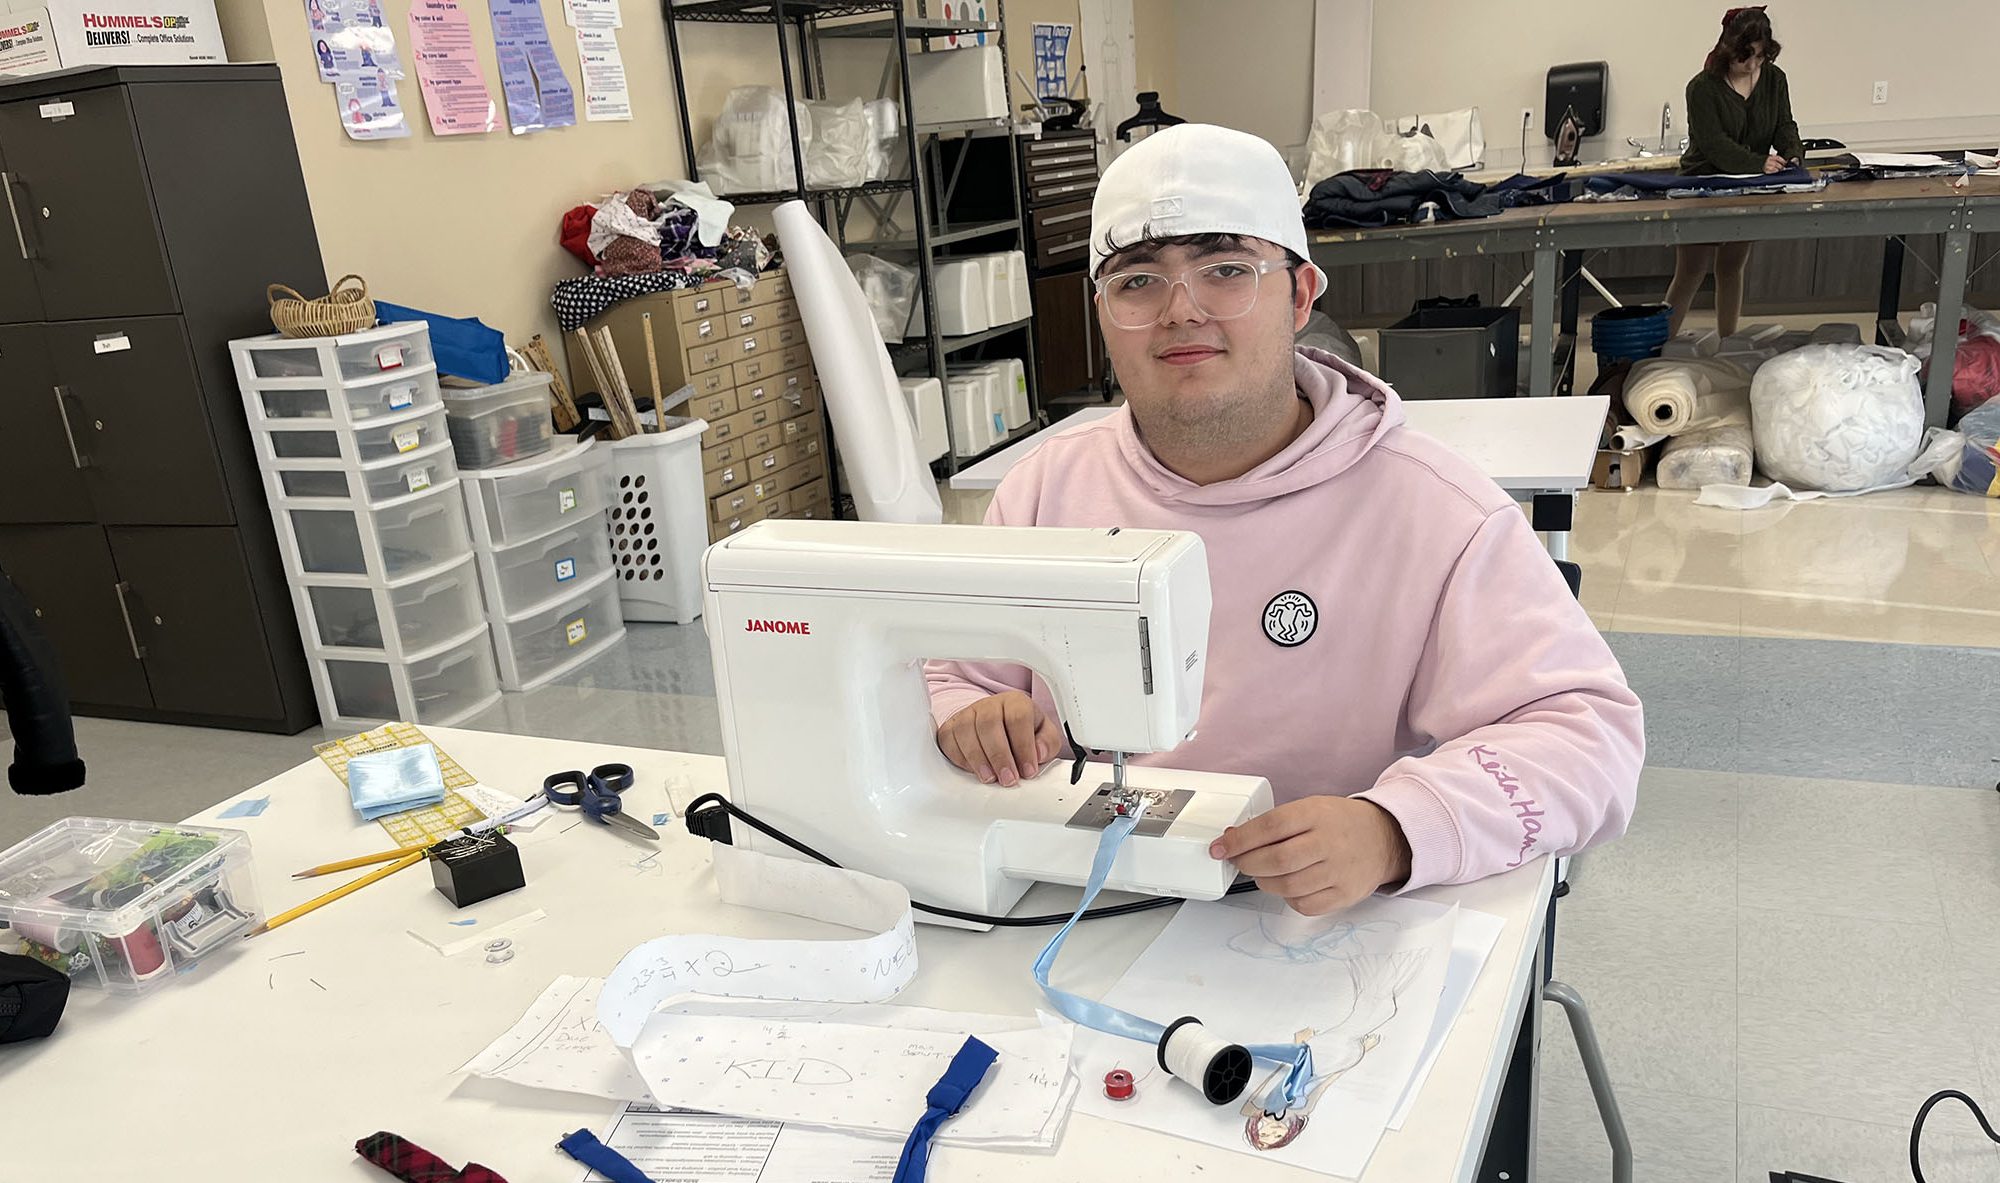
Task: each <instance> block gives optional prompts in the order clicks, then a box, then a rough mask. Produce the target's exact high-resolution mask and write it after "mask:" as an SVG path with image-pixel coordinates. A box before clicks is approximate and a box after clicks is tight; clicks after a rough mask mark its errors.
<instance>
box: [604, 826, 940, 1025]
mask: <svg viewBox="0 0 2000 1183" xmlns="http://www.w3.org/2000/svg"><path fill="white" fill-rule="evenodd" d="M710 849H711V850H712V851H713V854H714V860H715V880H716V886H717V887H718V888H719V889H720V892H721V895H722V902H723V903H726V904H739V905H742V906H744V907H750V908H762V909H765V910H767V911H774V912H788V913H790V914H792V915H794V916H803V917H805V918H806V919H808V920H819V921H823V922H825V923H828V924H837V925H841V926H843V927H846V928H853V929H859V930H860V931H862V932H865V933H869V934H871V935H869V936H866V937H862V938H859V939H853V940H828V941H798V940H750V939H746V938H743V937H726V936H702V935H677V936H666V937H657V938H655V939H653V940H650V941H647V942H646V943H645V944H643V945H640V946H639V947H638V948H636V949H633V950H632V951H631V952H629V953H627V954H626V955H625V956H624V958H623V959H622V960H620V961H619V962H618V967H617V968H616V969H614V970H612V971H611V974H610V976H609V977H608V978H606V979H605V983H604V993H603V997H602V999H601V1001H600V1002H599V1004H598V1017H599V1018H600V1019H602V1020H603V1022H604V1026H605V1028H606V1029H607V1030H609V1031H610V1032H611V1035H612V1038H613V1039H615V1040H616V1041H617V1042H618V1044H619V1046H621V1047H630V1046H631V1045H632V1042H633V1041H634V1040H635V1039H637V1038H638V1037H639V1030H640V1028H641V1027H643V1026H645V1023H646V1017H647V1016H648V1015H650V1014H652V1013H653V1010H654V1008H656V1007H658V1006H659V1005H660V1003H661V1002H663V1001H664V1000H666V999H668V998H670V997H673V996H674V995H676V994H690V993H695V994H719V995H725V996H731V997H754V998H781V999H797V1000H801V1001H808V1002H885V1001H887V1000H888V999H891V998H894V997H895V996H896V995H897V994H898V993H900V992H901V991H902V989H903V987H904V986H906V985H908V984H909V981H910V979H911V978H913V977H915V976H916V972H917V936H916V922H915V920H914V919H913V918H912V917H911V915H910V895H909V892H907V891H905V890H904V889H903V888H902V887H901V886H900V885H899V884H895V883H891V882H889V881H888V880H886V879H877V878H875V877H874V876H873V875H864V874H861V873H860V872H858V871H846V870H841V869H839V868H837V867H828V866H822V865H821V864H819V863H808V862H803V861H801V860H798V859H789V858H779V857H777V856H774V855H767V854H758V853H756V852H755V851H750V850H745V849H743V848H742V847H738V846H729V845H724V844H722V843H716V844H714V845H712V846H711V847H710Z"/></svg>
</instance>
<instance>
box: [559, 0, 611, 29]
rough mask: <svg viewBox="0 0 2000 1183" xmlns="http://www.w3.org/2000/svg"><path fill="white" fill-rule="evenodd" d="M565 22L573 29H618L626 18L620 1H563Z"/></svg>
mask: <svg viewBox="0 0 2000 1183" xmlns="http://www.w3.org/2000/svg"><path fill="white" fill-rule="evenodd" d="M563 21H564V23H566V24H568V25H569V27H570V28H572V29H617V28H622V27H623V26H624V24H625V17H624V14H623V13H621V12H619V11H618V0H563Z"/></svg>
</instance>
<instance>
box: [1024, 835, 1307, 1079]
mask: <svg viewBox="0 0 2000 1183" xmlns="http://www.w3.org/2000/svg"><path fill="white" fill-rule="evenodd" d="M1145 813H1146V810H1145V807H1144V806H1143V805H1141V806H1140V808H1138V809H1137V810H1134V811H1133V812H1132V813H1130V814H1128V815H1127V816H1125V817H1120V818H1114V819H1113V820H1112V822H1111V824H1110V825H1108V826H1106V827H1104V833H1103V835H1102V836H1101V837H1099V838H1098V840H1097V855H1096V857H1094V858H1093V859H1091V862H1090V880H1089V882H1087V883H1085V884H1084V886H1083V899H1082V900H1081V901H1079V902H1078V904H1077V905H1076V911H1075V912H1074V913H1073V914H1072V915H1071V916H1070V918H1069V923H1068V924H1065V925H1063V926H1062V929H1061V930H1060V931H1058V932H1057V933H1056V935H1055V937H1054V938H1053V939H1051V940H1050V941H1049V943H1048V947H1047V948H1044V949H1043V950H1042V953H1041V956H1039V957H1037V958H1035V984H1036V985H1038V986H1040V987H1041V988H1042V994H1043V995H1044V996H1046V997H1047V998H1048V1000H1049V1004H1050V1005H1051V1006H1054V1007H1055V1008H1056V1010H1057V1011H1058V1012H1059V1013H1061V1014H1062V1015H1063V1016H1064V1017H1065V1018H1067V1019H1069V1020H1070V1021H1071V1022H1073V1023H1078V1024H1081V1025H1082V1026H1085V1027H1089V1028H1090V1029H1091V1030H1093V1031H1103V1032H1105V1033H1106V1034H1110V1035H1122V1036H1124V1037H1125V1038H1126V1039H1136V1040H1138V1041H1139V1042H1140V1043H1145V1044H1151V1045H1152V1046H1154V1047H1156V1048H1157V1047H1158V1046H1159V1045H1160V1040H1161V1039H1163V1038H1165V1037H1166V1034H1167V1029H1166V1027H1164V1026H1162V1025H1161V1024H1159V1023H1155V1022H1153V1021H1152V1020H1151V1019H1142V1018H1140V1017H1139V1016H1138V1015H1135V1014H1132V1013H1130V1012H1128V1011H1122V1010H1119V1009H1118V1008H1117V1007H1115V1006H1109V1005H1107V1004H1105V1003H1102V1002H1098V1001H1096V1000H1095V999H1090V998H1082V997H1079V996H1077V995H1075V994H1071V993H1070V992H1069V991H1067V990H1064V989H1061V988H1060V987H1057V986H1051V985H1049V971H1050V970H1051V969H1052V968H1054V966H1055V963H1056V955H1057V954H1059V953H1061V952H1062V947H1063V942H1064V941H1066V940H1068V939H1069V933H1070V930H1071V929H1073V928H1075V927H1076V922H1077V921H1079V920H1081V919H1083V914H1084V912H1085V911H1087V910H1088V909H1089V907H1090V905H1091V903H1092V902H1093V901H1095V900H1096V899H1097V893H1098V892H1100V891H1102V890H1104V881H1105V880H1106V879H1107V878H1109V877H1110V875H1111V864H1112V863H1113V862H1115V861H1116V860H1117V858H1118V849H1119V847H1121V846H1123V845H1124V844H1125V839H1126V838H1128V837H1130V836H1131V834H1132V831H1133V830H1135V829H1137V828H1138V826H1139V819H1140V818H1141V817H1143V816H1145ZM1246 1050H1247V1051H1249V1053H1250V1055H1251V1056H1252V1057H1253V1058H1255V1059H1259V1060H1263V1061H1266V1062H1268V1063H1273V1064H1278V1065H1282V1066H1285V1067H1287V1068H1289V1069H1290V1071H1289V1072H1287V1073H1286V1075H1285V1079H1284V1083H1283V1084H1282V1086H1281V1088H1280V1093H1281V1095H1282V1097H1283V1100H1284V1105H1283V1108H1286V1109H1290V1108H1293V1107H1295V1106H1298V1105H1301V1104H1304V1103H1305V1099H1306V1094H1307V1093H1308V1092H1310V1091H1311V1089H1312V1079H1313V1067H1312V1048H1311V1047H1310V1046H1308V1045H1306V1044H1303V1043H1256V1044H1249V1045H1246ZM1266 1107H1267V1108H1275V1107H1274V1106H1270V1105H1268V1104H1267V1106H1266Z"/></svg>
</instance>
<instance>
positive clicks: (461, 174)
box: [217, 0, 777, 342]
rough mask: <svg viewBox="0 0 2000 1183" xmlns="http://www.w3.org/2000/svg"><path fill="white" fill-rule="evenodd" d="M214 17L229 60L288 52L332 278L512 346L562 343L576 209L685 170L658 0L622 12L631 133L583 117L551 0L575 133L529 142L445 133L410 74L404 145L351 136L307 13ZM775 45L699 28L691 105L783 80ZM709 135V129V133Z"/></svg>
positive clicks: (496, 92)
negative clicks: (472, 325)
mask: <svg viewBox="0 0 2000 1183" xmlns="http://www.w3.org/2000/svg"><path fill="white" fill-rule="evenodd" d="M463 2H464V5H465V8H466V10H467V12H468V13H469V14H470V16H471V18H472V23H473V29H474V38H473V40H474V44H475V46H476V47H477V52H478V54H479V58H480V62H481V65H482V66H483V67H484V72H485V76H486V83H487V86H488V87H489V88H490V89H491V90H492V92H493V97H494V101H495V102H496V103H499V104H501V105H502V109H503V112H504V105H505V96H504V95H503V94H502V93H501V90H500V75H499V70H498V68H497V67H496V66H495V64H494V61H493V38H492V32H491V24H490V22H489V20H488V17H487V15H486V8H485V5H483V4H480V3H478V0H463ZM217 7H218V9H219V10H220V12H219V15H220V18H221V21H222V25H223V30H224V36H225V39H226V41H227V43H228V45H229V49H230V54H231V56H232V57H234V58H236V59H238V60H256V59H260V58H261V59H266V60H268V59H270V58H272V57H275V59H276V61H277V62H278V64H279V65H280V66H281V67H282V68H283V70H284V76H285V98H286V101H287V103H288V104H289V105H290V107H291V115H292V125H293V129H294V132H295V133H296V139H297V142H298V148H299V161H300V164H301V165H302V166H303V168H304V171H305V179H306V191H307V193H308V194H309V196H310V198H311V201H312V209H313V221H314V223H315V224H316V225H317V227H318V230H319V242H320V252H321V255H322V257H323V258H324V260H325V263H326V269H327V273H328V276H329V278H332V277H337V276H339V275H341V274H344V273H346V272H350V271H351V272H356V273H358V274H361V275H363V276H365V277H366V278H367V280H368V284H369V289H370V290H371V291H372V292H373V293H374V294H376V295H378V296H382V297H384V298H386V299H391V300H394V301H396V302H397V303H402V304H410V305H414V306H416V307H419V308H424V309H427V310H430V311H436V312H441V313H447V314H452V315H460V316H477V317H479V318H480V319H481V320H484V321H485V322H486V323H487V324H489V325H492V326H493V327H494V328H497V329H500V330H501V331H502V332H504V333H505V334H506V335H507V339H508V340H509V341H510V342H516V341H523V340H526V339H527V337H529V336H530V335H532V334H534V333H537V332H539V333H544V334H548V335H549V336H550V338H551V341H552V342H553V340H554V334H555V331H556V330H555V317H554V314H553V313H552V312H551V311H550V309H549V304H548V298H549V289H550V287H551V285H553V284H554V282H555V281H556V280H558V279H562V278H566V277H568V276H572V275H576V274H578V273H579V268H580V264H578V263H577V262H576V260H575V259H574V258H572V257H571V256H570V255H569V254H568V253H566V252H564V251H563V250H562V248H561V247H559V246H558V245H557V244H556V233H557V227H558V224H559V223H560V221H561V218H562V215H563V211H565V210H567V209H569V208H570V207H572V206H574V205H577V204H578V203H581V202H587V201H591V200H594V199H595V198H597V197H599V196H600V195H602V194H604V193H607V192H609V191H611V190H613V189H618V188H625V187H629V186H630V185H633V184H637V183H643V182H647V181H653V180H659V179H661V178H663V177H669V176H679V175H681V174H682V173H683V172H684V171H685V170H684V167H683V163H682V157H681V136H680V123H679V116H678V114H677V113H676V109H675V105H674V90H673V75H672V73H671V68H670V66H669V59H668V54H667V44H666V34H665V30H664V28H663V27H662V24H661V17H660V10H659V6H658V5H657V4H647V3H640V2H636V0H633V2H628V3H626V4H625V5H624V6H623V7H624V19H625V26H624V28H623V29H621V30H619V35H618V44H619V48H620V50H621V51H622V53H623V55H624V59H625V71H626V76H627V80H628V82H629V84H630V86H631V92H632V110H633V119H632V120H631V122H629V123H587V122H583V121H582V120H581V105H582V101H583V96H582V78H581V76H580V74H579V73H578V70H577V61H576V42H575V39H574V38H573V37H572V36H571V35H570V33H569V30H568V28H567V26H565V25H564V24H563V19H562V6H561V5H560V3H558V2H557V0H544V3H543V10H544V13H545V17H546V19H547V21H548V25H549V31H550V35H551V39H552V40H553V41H554V43H555V50H556V55H557V57H558V58H559V59H560V60H561V61H562V65H563V70H564V73H565V74H567V75H568V77H569V81H570V86H571V87H572V88H573V89H575V90H576V92H577V103H578V106H579V122H578V124H577V125H576V126H575V127H569V128H561V129H557V130H553V131H544V132H536V133H533V134H531V135H525V136H516V135H512V134H510V133H509V132H508V131H507V130H506V129H505V125H504V114H503V116H502V119H503V124H502V126H501V128H499V129H496V130H495V131H492V132H489V133H487V134H485V135H479V136H451V137H439V136H434V135H432V134H431V132H430V127H429V124H428V121H427V120H426V119H425V117H424V115H423V106H422V104H423V99H422V96H421V94H420V93H419V91H418V87H417V80H416V77H415V73H414V71H411V76H410V77H408V78H405V79H404V80H403V81H402V83H401V84H400V86H399V88H398V90H397V101H399V102H400V103H402V104H403V107H404V109H405V111H406V112H407V113H408V114H409V115H410V117H411V118H412V120H413V121H414V127H413V131H412V133H411V135H410V137H409V138H407V139H402V140H389V141H380V142H375V143H358V142H355V141H352V140H349V139H348V138H347V137H346V135H345V134H344V133H343V132H342V131H341V129H340V125H339V121H338V119H337V117H336V113H335V107H334V100H333V88H332V87H330V86H327V85H326V84H324V83H322V82H320V81H319V78H318V74H317V72H316V70H315V69H314V65H313V58H312V53H311V48H310V44H309V42H308V39H307V36H306V17H305V5H303V4H301V3H298V2H297V0H221V2H220V3H219V4H218V6H217ZM386 9H387V13H388V16H389V20H390V24H391V27H392V28H393V29H394V30H395V32H396V40H397V45H398V47H399V48H400V49H401V50H402V51H403V55H404V58H403V60H404V63H405V69H408V68H409V65H408V63H409V35H408V32H409V26H408V22H407V17H408V12H409V0H386ZM756 35H761V37H757V36H756ZM772 36H773V34H772V33H771V32H770V31H769V30H768V29H762V28H757V29H752V28H747V27H739V26H717V25H710V26H704V27H702V28H698V29H694V30H692V31H691V33H690V35H689V36H688V37H687V38H686V39H685V40H684V43H683V45H684V49H685V50H686V52H687V53H688V54H689V56H690V58H691V59H692V60H694V61H696V62H698V63H699V64H698V65H696V66H692V67H691V68H690V70H689V74H690V84H691V86H692V87H693V88H694V99H693V102H692V106H693V108H694V110H696V111H698V112H706V113H709V114H711V115H712V113H713V112H714V111H715V110H716V109H717V108H718V107H719V106H720V105H721V101H722V95H723V94H724V93H725V92H726V91H727V90H728V88H729V86H731V85H735V84H738V83H742V82H761V81H769V82H775V81H776V79H777V73H776V65H775V61H776V53H775V50H774V49H773V47H772V45H771V38H772ZM697 39H699V40H698V41H697ZM697 55H698V56H697ZM767 60H768V61H769V62H770V63H771V64H770V65H769V67H768V71H766V70H765V68H764V63H765V62H766V61H767ZM704 132H705V127H704V126H702V125H701V124H698V125H697V134H703V133H704Z"/></svg>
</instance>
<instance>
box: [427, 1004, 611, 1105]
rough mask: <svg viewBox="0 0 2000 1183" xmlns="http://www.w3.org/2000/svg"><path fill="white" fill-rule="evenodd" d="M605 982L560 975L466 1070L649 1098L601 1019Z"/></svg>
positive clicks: (554, 1087)
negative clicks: (599, 1005)
mask: <svg viewBox="0 0 2000 1183" xmlns="http://www.w3.org/2000/svg"><path fill="white" fill-rule="evenodd" d="M603 985H604V979H602V978H573V977H560V978H557V979H556V980H555V982H554V983H553V984H551V985H550V986H549V988H548V989H546V990H544V991H542V995H541V997H540V998H537V999H535V1001H534V1002H533V1003H532V1004H531V1005H530V1006H529V1007H528V1010H527V1013H525V1014H523V1015H522V1016H521V1018H520V1021H519V1022H517V1023H515V1024H514V1025H513V1026H512V1027H510V1028H509V1029H508V1030H507V1032H506V1034H504V1035H502V1036H501V1037H500V1038H498V1039H496V1040H494V1041H493V1042H492V1043H490V1044H488V1045H487V1046H486V1049H485V1050H484V1051H482V1052H480V1053H479V1054H478V1055H476V1056H474V1057H472V1058H471V1059H470V1060H467V1061H466V1062H465V1063H464V1064H463V1065H461V1066H460V1067H459V1071H460V1072H470V1073H472V1074H474V1075H476V1076H484V1077H489V1078H491V1079H493V1080H504V1081H507V1082H509V1083H511V1084H518V1085H522V1086H525V1087H527V1088H537V1089H549V1090H551V1091H553V1092H559V1093H584V1094H587V1095H589V1096H593V1097H603V1098H604V1099H605V1100H607V1101H636V1100H643V1099H644V1098H645V1097H646V1082H645V1081H643V1080H641V1079H639V1073H638V1070H637V1069H635V1068H633V1067H632V1061H631V1060H630V1059H629V1058H628V1057H627V1056H626V1055H625V1053H624V1052H623V1051H622V1050H620V1048H619V1047H618V1045H617V1044H615V1043H613V1042H611V1036H610V1035H609V1034H608V1033H606V1032H605V1030H604V1028H603V1027H602V1026H601V1025H600V1024H599V1023H598V1021H597V997H598V991H599V990H600V989H602V987H603Z"/></svg>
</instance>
